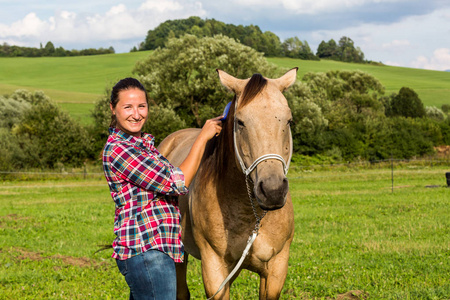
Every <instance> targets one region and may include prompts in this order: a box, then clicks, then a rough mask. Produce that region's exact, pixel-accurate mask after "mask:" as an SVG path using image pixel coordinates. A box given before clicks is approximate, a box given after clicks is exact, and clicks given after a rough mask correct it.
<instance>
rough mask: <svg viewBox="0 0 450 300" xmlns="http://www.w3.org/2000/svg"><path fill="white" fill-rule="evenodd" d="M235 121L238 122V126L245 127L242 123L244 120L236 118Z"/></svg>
mask: <svg viewBox="0 0 450 300" xmlns="http://www.w3.org/2000/svg"><path fill="white" fill-rule="evenodd" d="M237 123H238V125H239V126H240V127H245V124H244V122H242V121H241V120H239V119H238V120H237Z"/></svg>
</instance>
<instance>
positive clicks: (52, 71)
mask: <svg viewBox="0 0 450 300" xmlns="http://www.w3.org/2000/svg"><path fill="white" fill-rule="evenodd" d="M150 54H151V52H150V51H144V52H132V53H122V54H107V55H96V56H76V57H39V58H25V57H15V58H0V66H1V68H0V94H9V93H12V92H13V91H15V90H17V89H27V90H29V91H35V90H42V91H44V92H45V94H47V95H48V96H50V97H51V98H52V99H53V100H54V101H56V102H57V103H58V104H59V105H60V106H61V107H62V108H63V109H65V110H67V111H69V113H70V114H71V115H72V116H73V117H75V118H76V119H78V120H80V122H82V123H83V124H88V123H90V122H91V121H92V120H91V118H90V111H91V110H92V109H93V107H94V102H95V100H97V99H98V98H99V97H101V96H102V95H103V94H104V91H105V89H106V88H109V87H110V86H111V85H112V84H113V83H115V82H116V81H117V80H119V79H120V78H123V77H126V76H130V75H132V70H133V68H134V65H135V63H136V62H137V61H139V60H141V59H143V58H145V57H147V56H148V55H150ZM268 61H269V62H272V63H274V64H276V65H278V66H280V67H283V68H292V67H296V66H297V67H299V75H298V78H299V79H301V78H302V77H303V75H304V74H305V73H307V72H326V71H329V70H361V71H364V72H367V73H369V74H371V75H373V76H374V77H376V78H377V79H378V80H380V82H381V83H382V84H383V85H384V86H385V88H386V94H390V93H393V92H398V91H399V90H400V88H401V87H409V88H412V89H413V90H415V91H416V92H417V93H418V94H419V97H420V98H421V100H422V101H423V102H424V104H425V105H426V106H437V107H441V105H442V104H449V103H450V72H442V71H430V70H422V69H411V68H402V67H391V66H376V65H369V64H351V63H343V62H337V61H327V60H322V61H305V60H300V59H290V58H268ZM280 75H281V74H280Z"/></svg>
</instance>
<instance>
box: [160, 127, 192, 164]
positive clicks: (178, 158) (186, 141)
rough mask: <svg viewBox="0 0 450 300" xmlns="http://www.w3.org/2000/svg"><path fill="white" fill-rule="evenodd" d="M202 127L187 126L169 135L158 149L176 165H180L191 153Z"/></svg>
mask: <svg viewBox="0 0 450 300" xmlns="http://www.w3.org/2000/svg"><path fill="white" fill-rule="evenodd" d="M200 131H201V129H198V128H187V129H182V130H178V131H175V132H174V133H172V134H170V135H168V136H167V137H166V138H165V139H164V140H163V141H162V142H161V143H160V144H159V145H158V147H157V148H158V151H159V152H160V153H161V154H162V155H163V156H164V157H165V158H167V159H168V160H169V161H170V163H171V164H172V165H174V166H179V165H180V164H181V163H182V162H183V161H184V160H185V159H186V157H187V155H188V154H189V151H190V150H191V148H192V145H193V144H194V142H195V139H196V138H197V136H198V135H199V133H200Z"/></svg>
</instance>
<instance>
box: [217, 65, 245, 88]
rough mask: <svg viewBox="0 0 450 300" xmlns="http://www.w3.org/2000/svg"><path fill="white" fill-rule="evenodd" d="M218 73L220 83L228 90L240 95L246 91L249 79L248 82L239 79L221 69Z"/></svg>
mask: <svg viewBox="0 0 450 300" xmlns="http://www.w3.org/2000/svg"><path fill="white" fill-rule="evenodd" d="M216 71H217V73H218V74H219V79H220V82H221V83H222V85H223V86H224V87H226V88H227V89H228V90H230V91H231V92H234V93H236V94H238V93H240V92H242V91H243V90H244V87H245V85H246V84H247V81H248V79H247V80H245V79H238V78H236V77H233V76H231V75H230V74H228V73H227V72H225V71H223V70H220V69H216Z"/></svg>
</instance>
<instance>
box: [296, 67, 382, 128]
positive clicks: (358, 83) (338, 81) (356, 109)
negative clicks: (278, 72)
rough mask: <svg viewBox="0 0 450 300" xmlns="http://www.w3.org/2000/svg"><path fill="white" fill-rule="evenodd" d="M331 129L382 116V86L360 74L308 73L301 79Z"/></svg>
mask: <svg viewBox="0 0 450 300" xmlns="http://www.w3.org/2000/svg"><path fill="white" fill-rule="evenodd" d="M303 80H304V81H305V82H306V84H307V86H308V87H309V88H310V90H311V92H312V93H313V96H314V99H315V102H316V103H317V104H318V105H319V106H320V107H321V109H322V111H323V113H324V116H325V118H326V119H327V120H329V122H330V125H329V126H331V127H345V126H348V125H349V124H350V123H353V122H356V121H358V120H360V119H364V118H367V117H376V116H380V115H384V107H383V103H382V102H381V97H382V95H383V94H384V87H383V85H382V84H381V83H380V82H379V81H378V80H377V79H376V78H375V77H373V76H371V75H370V74H367V73H364V72H362V71H329V72H327V73H307V74H305V76H304V77H303Z"/></svg>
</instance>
